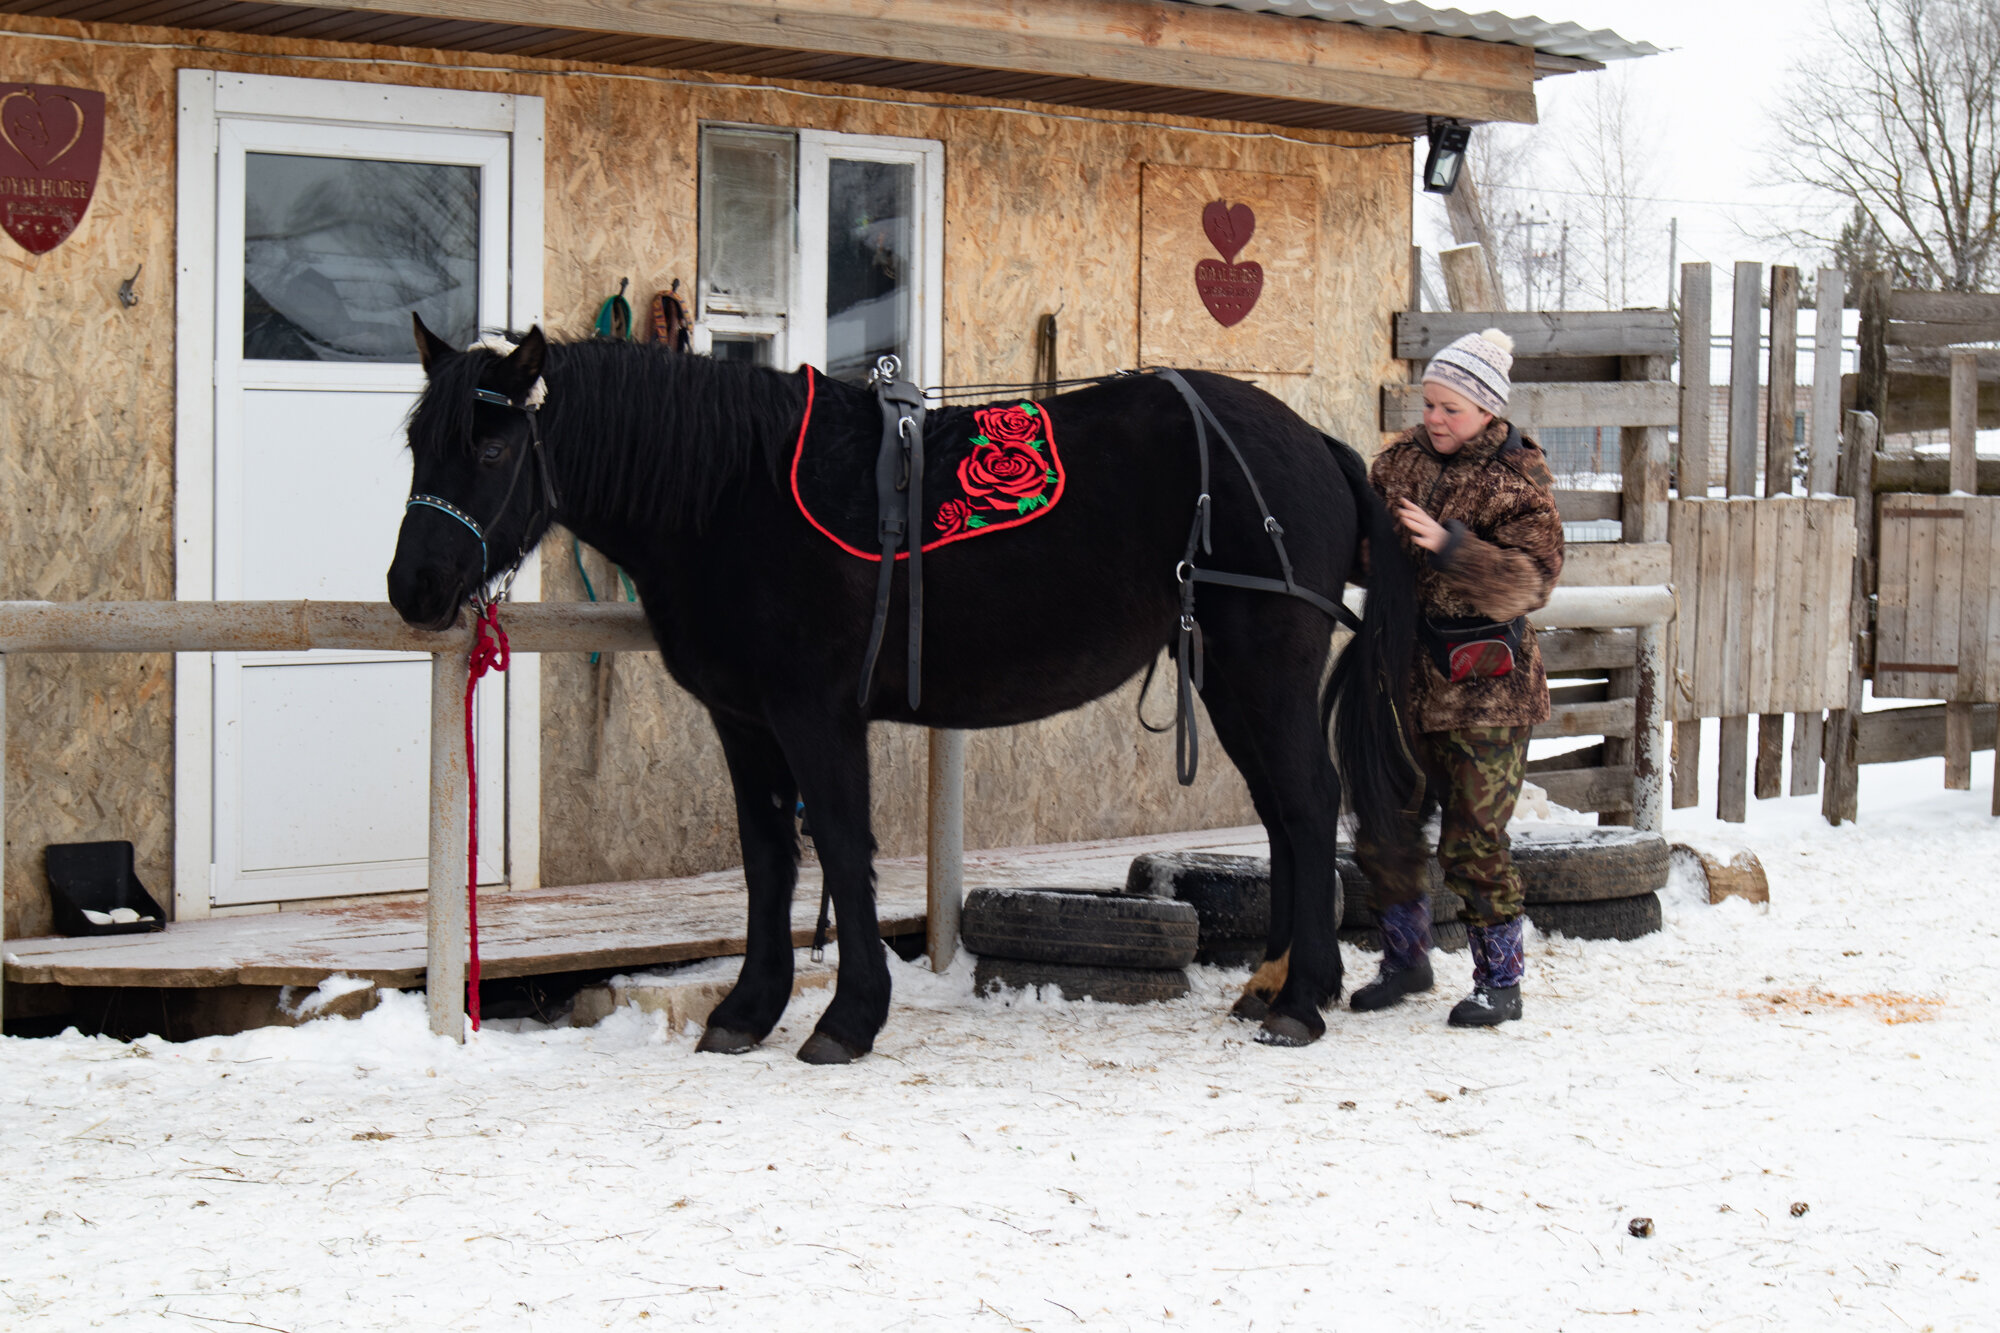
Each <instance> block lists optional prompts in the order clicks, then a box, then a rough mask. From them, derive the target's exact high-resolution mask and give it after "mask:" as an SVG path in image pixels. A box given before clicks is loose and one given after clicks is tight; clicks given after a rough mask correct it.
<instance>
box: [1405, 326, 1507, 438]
mask: <svg viewBox="0 0 2000 1333" xmlns="http://www.w3.org/2000/svg"><path fill="white" fill-rule="evenodd" d="M1513 369H1514V340H1513V339H1512V338H1510V337H1508V336H1507V335H1506V334H1504V333H1502V332H1501V331H1500V330H1498V329H1487V330H1485V331H1484V332H1481V333H1468V334H1466V335H1465V336H1464V337H1463V338H1459V339H1457V340H1456V341H1454V342H1453V343H1451V345H1450V346H1448V347H1446V348H1445V349H1444V350H1443V351H1442V352H1439V353H1438V354H1437V355H1436V356H1434V357H1432V358H1431V363H1430V364H1429V365H1428V366H1425V367H1424V382H1425V383H1427V384H1428V383H1430V382H1432V381H1436V382H1437V383H1439V384H1442V385H1444V386H1445V387H1446V388H1449V389H1456V390H1457V391H1458V392H1460V393H1462V394H1464V395H1465V396H1466V397H1467V398H1468V399H1470V400H1471V401H1472V402H1473V403H1474V404H1475V405H1476V406H1478V407H1480V408H1482V409H1484V410H1485V411H1488V412H1491V413H1492V414H1493V415H1494V416H1496V417H1497V416H1500V415H1501V414H1503V413H1504V412H1506V410H1507V394H1508V391H1509V390H1510V389H1511V388H1512V387H1513V386H1512V383H1511V381H1510V380H1509V379H1508V375H1509V373H1510V372H1511V371H1512V370H1513Z"/></svg>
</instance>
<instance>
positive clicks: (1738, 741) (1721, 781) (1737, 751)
mask: <svg viewBox="0 0 2000 1333" xmlns="http://www.w3.org/2000/svg"><path fill="white" fill-rule="evenodd" d="M1719 732H1720V737H1719V744H1718V745H1717V747H1716V763H1715V767H1716V775H1715V817H1716V818H1717V819H1720V820H1724V821H1725V822H1727V823H1731V824H1741V823H1742V822H1743V821H1744V820H1745V819H1746V818H1747V817H1748V816H1749V807H1750V802H1749V798H1748V794H1747V793H1748V788H1749V782H1750V719H1749V718H1747V717H1744V716H1742V715H1741V714H1738V715H1736V716H1733V717H1725V718H1723V719H1722V721H1721V725H1720V727H1719Z"/></svg>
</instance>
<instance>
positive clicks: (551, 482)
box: [403, 388, 556, 584]
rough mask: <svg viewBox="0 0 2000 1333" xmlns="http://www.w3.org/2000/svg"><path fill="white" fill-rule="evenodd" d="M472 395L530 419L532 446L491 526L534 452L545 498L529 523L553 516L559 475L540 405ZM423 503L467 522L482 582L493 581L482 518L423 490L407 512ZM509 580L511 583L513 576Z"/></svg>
mask: <svg viewBox="0 0 2000 1333" xmlns="http://www.w3.org/2000/svg"><path fill="white" fill-rule="evenodd" d="M472 396H473V397H474V398H476V399H478V400H479V401H480V402H482V403H492V404H493V405H494V406H496V407H508V408H512V409H513V410H514V411H516V412H519V413H521V414H522V415H524V416H526V417H527V418H528V441H529V447H528V448H527V449H524V450H522V452H521V456H520V457H519V458H517V459H516V460H514V474H513V476H511V477H509V478H508V479H507V493H506V494H505V495H503V496H501V497H500V503H499V505H498V506H497V507H495V509H494V511H493V517H492V518H491V519H489V520H488V521H487V527H491V526H492V525H493V524H494V523H497V522H499V521H500V517H501V516H502V515H503V514H505V513H506V512H507V505H508V503H509V502H510V501H512V500H513V498H514V490H515V488H516V487H518V486H519V485H520V484H521V469H522V468H523V467H525V466H527V462H528V456H529V455H530V454H532V455H534V459H535V471H536V473H537V474H538V475H539V476H540V478H541V483H542V487H541V489H542V499H541V506H540V508H538V509H537V510H536V511H535V513H534V514H532V515H530V516H529V520H528V526H529V527H531V528H532V527H533V526H534V524H535V520H536V519H540V518H544V517H548V518H553V517H554V515H555V511H556V487H555V478H554V477H552V476H551V475H550V473H549V460H548V458H547V456H546V455H545V454H544V453H543V451H542V419H541V411H540V404H538V403H534V402H532V401H531V402H521V403H517V402H515V401H514V400H513V399H512V398H509V397H508V396H507V395H506V394H504V393H501V392H499V391H498V390H496V389H477V388H476V389H474V390H473V391H472ZM419 505H421V506H423V507H424V508H426V509H435V510H437V511H438V512H439V513H443V514H449V515H450V516H451V517H453V518H455V519H457V520H458V521H459V522H460V523H463V524H464V525H465V528H466V531H468V532H470V533H471V534H472V535H473V537H474V539H475V540H477V541H478V542H479V578H480V582H481V583H482V584H484V583H486V582H488V581H490V579H491V577H492V576H491V575H490V574H488V573H487V568H486V567H487V565H488V564H490V563H491V556H490V554H489V553H488V551H487V548H486V529H485V528H482V527H481V526H480V525H479V521H478V520H477V519H475V518H473V517H472V515H470V514H468V513H466V512H465V511H464V510H463V509H460V508H459V507H458V506H457V505H455V504H453V503H452V502H451V501H449V500H446V499H444V498H443V497H442V496H437V495H425V494H421V493H419V494H413V495H411V496H410V498H409V499H408V500H406V501H404V503H403V512H404V513H406V514H407V513H408V512H409V511H410V510H412V509H415V508H417V507H418V506H419ZM527 555H528V553H527V551H526V550H525V549H524V550H523V551H522V552H521V553H520V554H519V555H517V556H515V557H514V563H513V564H511V565H509V566H508V567H507V571H506V572H507V573H508V574H509V575H512V574H513V572H514V571H515V570H516V569H518V568H520V565H521V561H522V560H524V559H526V558H527ZM509 581H510V582H511V579H510V580H509Z"/></svg>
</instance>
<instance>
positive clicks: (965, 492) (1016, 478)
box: [792, 369, 1063, 562]
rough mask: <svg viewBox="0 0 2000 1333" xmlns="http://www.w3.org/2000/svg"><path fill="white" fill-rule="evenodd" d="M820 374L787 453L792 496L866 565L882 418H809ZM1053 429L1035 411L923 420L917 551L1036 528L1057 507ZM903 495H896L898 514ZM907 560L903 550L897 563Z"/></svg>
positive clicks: (935, 415) (872, 414)
mask: <svg viewBox="0 0 2000 1333" xmlns="http://www.w3.org/2000/svg"><path fill="white" fill-rule="evenodd" d="M819 380H820V376H819V374H818V372H817V371H812V370H810V369H809V370H808V371H807V377H806V417H805V421H804V422H803V423H801V424H800V426H799V442H798V447H797V449H796V450H795V451H794V453H793V455H792V497H793V499H794V500H796V501H797V503H798V506H799V512H800V513H802V514H804V515H805V517H806V521H807V522H808V523H811V524H812V525H813V526H814V527H815V528H818V529H819V530H820V531H821V532H822V533H824V534H826V536H827V537H828V539H830V540H831V541H832V542H833V544H834V545H836V546H838V547H839V548H840V549H841V550H843V551H846V552H847V553H848V554H849V555H857V556H860V557H861V558H862V559H863V560H874V561H878V562H879V561H880V560H881V559H882V549H881V548H882V541H881V537H880V536H879V535H878V531H877V528H876V523H877V515H876V512H875V455H876V453H877V451H878V450H879V449H880V447H881V443H882V419H881V412H880V410H879V408H877V406H876V404H875V400H874V398H873V397H872V395H871V397H870V398H869V400H868V413H867V416H866V417H865V419H864V418H861V417H858V416H854V415H852V414H849V419H845V420H840V419H833V418H832V417H831V416H830V414H828V413H827V412H826V411H824V410H823V408H824V405H823V404H821V405H820V406H821V407H822V410H821V411H819V412H815V410H814V408H815V405H816V400H817V399H818V398H819V397H820V395H819V394H818V392H816V391H817V389H818V385H819ZM1062 493H1063V466H1062V459H1061V458H1060V457H1059V456H1058V455H1057V453H1056V439H1055V431H1054V429H1053V426H1052V424H1051V423H1050V421H1049V414H1048V412H1047V411H1046V410H1044V409H1043V407H1042V405H1041V404H1040V403H1033V402H1026V401H1019V400H1017V401H1014V402H1007V403H995V404H991V405H989V406H986V407H949V408H940V409H938V410H936V411H933V412H930V413H928V414H927V415H926V416H925V420H924V504H923V512H924V514H926V515H927V516H928V517H927V518H926V520H925V522H924V525H923V538H922V540H923V549H924V550H926V551H929V550H933V549H935V548H937V547H939V546H945V545H948V544H950V543H952V542H958V541H965V540H966V539H968V538H971V537H983V536H985V535H986V534H987V533H989V532H998V531H1000V530H1001V529H1002V528H1016V527H1019V526H1020V525H1021V524H1023V523H1029V522H1033V521H1034V520H1035V519H1037V518H1040V517H1041V516H1042V515H1043V514H1046V513H1048V512H1049V511H1050V510H1052V509H1054V508H1055V507H1056V503H1057V502H1058V501H1059V500H1061V499H1062ZM904 499H905V497H904V496H903V495H902V494H901V493H898V495H897V496H896V504H897V506H898V513H901V512H902V509H901V506H902V505H903V503H904ZM908 555H909V551H908V550H907V549H905V550H903V551H899V552H898V553H897V555H896V558H897V559H898V560H902V559H905V558H906V557H907V556H908Z"/></svg>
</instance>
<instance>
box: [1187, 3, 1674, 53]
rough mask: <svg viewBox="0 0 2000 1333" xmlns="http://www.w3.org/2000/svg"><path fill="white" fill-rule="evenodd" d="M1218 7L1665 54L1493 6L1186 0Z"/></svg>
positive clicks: (1552, 46) (1566, 47)
mask: <svg viewBox="0 0 2000 1333" xmlns="http://www.w3.org/2000/svg"><path fill="white" fill-rule="evenodd" d="M1182 3H1185V4H1193V5H1209V6H1211V7H1215V8H1227V9H1242V10H1247V11H1249V12H1250V13H1253V14H1283V15H1286V16H1287V17H1290V18H1312V19H1324V20H1326V21H1327V22H1328V23H1358V24H1360V25H1362V26H1363V27H1367V28H1394V29H1396V30H1397V31H1399V32H1423V33H1435V34H1437V35H1438V36H1440V37H1470V38H1474V39H1476V40H1478V41H1482V42H1501V43H1504V44H1505V45H1508V46H1526V47H1531V48H1533V49H1534V50H1536V51H1541V52H1544V53H1545V54H1548V55H1554V56H1568V57H1570V58H1572V59H1575V60H1598V61H1603V60H1630V59H1632V58H1634V57H1635V56H1652V55H1658V54H1660V48H1659V47H1657V46H1654V45H1653V44H1652V43H1651V42H1634V41H1629V40H1627V39H1626V38H1623V37H1620V36H1619V35H1618V34H1617V33H1615V32H1612V31H1611V30H1610V29H1608V28H1598V29H1591V28H1586V27H1584V26H1583V25H1582V24H1580V23H1551V22H1550V21H1549V20H1547V19H1542V18H1534V17H1529V18H1521V19H1516V18H1508V17H1507V16H1506V15H1505V14H1496V13H1494V12H1492V11H1491V10H1488V11H1487V12H1486V13H1484V14H1468V13H1466V12H1465V11H1464V10H1462V9H1432V8H1431V7H1430V6H1429V5H1418V4H1407V3H1383V2H1382V0H1182Z"/></svg>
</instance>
